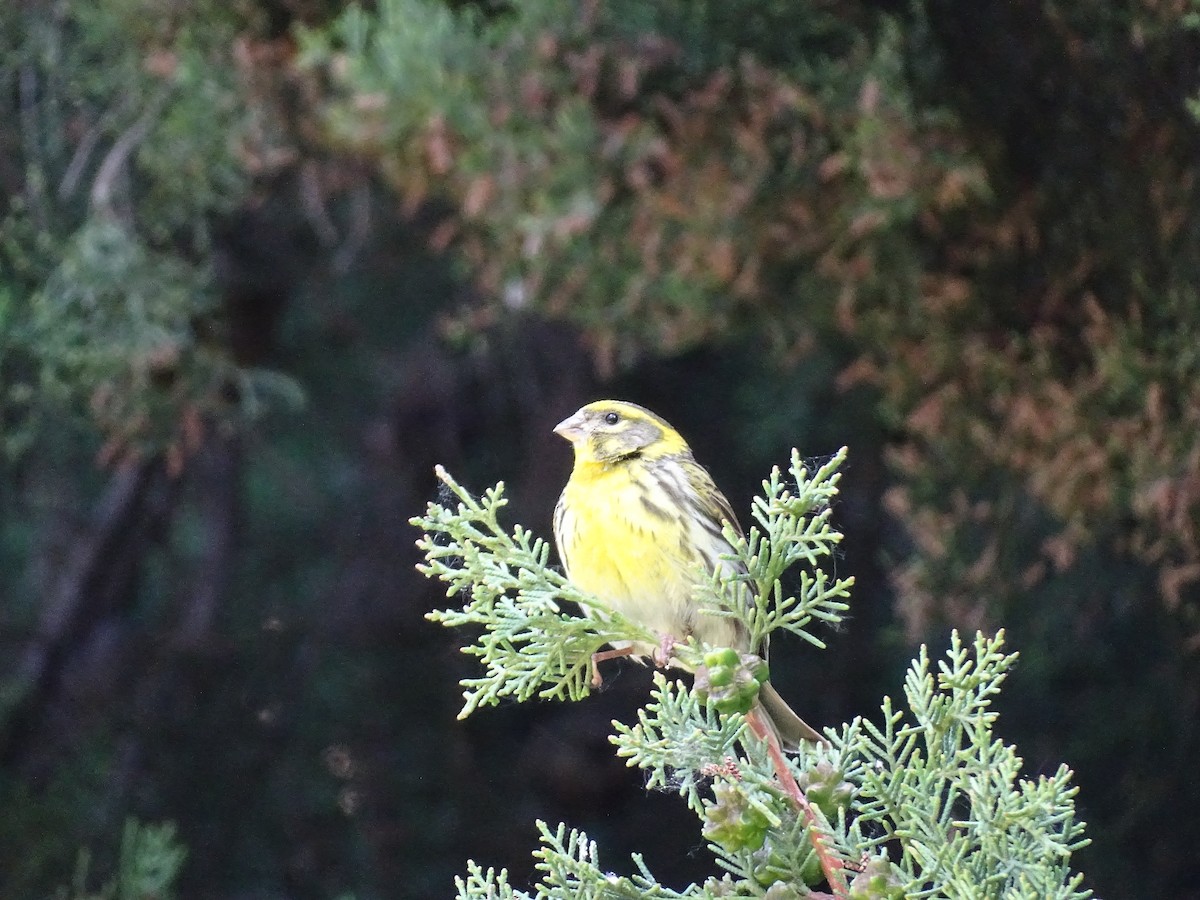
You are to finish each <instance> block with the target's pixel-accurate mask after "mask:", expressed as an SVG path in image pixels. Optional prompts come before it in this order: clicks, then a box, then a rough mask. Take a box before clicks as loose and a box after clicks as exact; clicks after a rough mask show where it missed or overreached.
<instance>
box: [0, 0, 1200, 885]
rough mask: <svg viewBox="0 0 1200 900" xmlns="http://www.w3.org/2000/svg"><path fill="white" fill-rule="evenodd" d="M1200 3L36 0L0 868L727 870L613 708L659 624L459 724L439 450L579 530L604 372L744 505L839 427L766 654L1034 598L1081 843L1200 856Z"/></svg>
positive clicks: (2, 426)
mask: <svg viewBox="0 0 1200 900" xmlns="http://www.w3.org/2000/svg"><path fill="white" fill-rule="evenodd" d="M1198 19H1200V8H1198V7H1196V6H1195V4H1194V3H1192V2H1189V0H1127V2H1116V3H1110V4H1100V5H1097V4H1094V3H1087V2H1082V0H1018V2H1011V0H988V2H977V3H969V4H968V3H962V2H952V0H917V2H913V3H896V2H892V0H857V2H837V3H835V2H829V0H791V2H782V0H727V2H724V3H712V2H706V0H667V2H661V3H654V4H647V3H643V2H634V0H610V2H597V0H575V2H566V0H527V2H523V3H520V4H507V3H502V2H491V0H479V2H464V0H456V2H445V3H439V2H434V0H379V2H377V3H375V4H370V5H366V6H363V7H350V6H346V5H344V4H340V3H333V2H329V0H286V2H285V0H238V2H234V3H219V2H207V0H204V2H190V3H166V4H164V3H161V2H150V0H97V2H83V0H64V2H59V3H52V4H51V3H38V2H20V3H17V4H16V5H15V6H14V7H13V9H12V10H10V11H9V14H8V15H5V16H4V17H0V83H2V84H3V86H4V90H3V91H2V92H0V119H2V121H4V122H5V127H4V128H3V129H0V578H2V579H3V580H2V582H0V591H2V594H3V604H2V606H0V647H2V651H3V652H2V655H0V659H3V670H2V671H0V677H2V681H0V808H3V810H4V815H3V816H0V895H2V896H4V897H14V898H17V897H22V898H23V897H43V896H50V895H52V894H54V893H55V892H59V895H61V896H68V895H71V892H74V893H75V894H76V895H81V896H82V895H83V894H85V893H86V892H87V891H88V890H91V889H92V888H91V887H89V885H91V886H94V885H95V884H104V885H108V887H106V888H103V889H101V895H102V896H108V895H113V896H124V894H120V893H114V892H117V891H118V886H119V885H121V884H124V883H125V881H123V880H122V879H125V878H126V875H127V873H128V872H129V871H135V870H136V871H139V872H140V871H143V870H144V871H145V872H150V873H151V874H152V875H153V877H154V878H159V876H160V875H162V873H165V875H163V876H162V877H161V878H159V880H158V881H155V882H154V883H155V884H156V885H159V886H158V887H155V888H154V890H162V888H161V882H165V881H169V880H171V878H174V873H175V872H176V870H177V869H178V870H179V875H178V878H177V879H176V880H175V890H176V891H177V892H178V894H179V895H180V896H188V897H191V896H195V897H298V898H304V897H334V896H339V895H341V894H343V893H352V894H354V895H355V896H358V897H435V896H446V895H447V894H448V893H449V892H450V890H451V881H450V879H451V876H452V874H453V873H456V872H458V871H461V870H462V867H463V861H464V859H465V858H466V857H467V856H468V855H469V856H472V857H474V858H476V859H477V860H479V861H481V862H483V863H485V864H504V865H509V866H510V867H512V868H513V869H514V870H515V874H516V877H517V878H518V879H520V878H522V877H526V876H527V873H528V871H529V866H530V861H529V858H528V855H527V854H528V849H529V848H530V847H532V846H533V844H534V842H535V841H534V829H533V820H534V818H535V817H538V816H541V817H543V818H547V819H550V820H552V821H557V820H558V819H566V820H567V821H569V822H570V823H571V824H572V825H575V826H578V827H582V828H585V829H586V830H587V831H588V832H589V834H591V835H592V836H593V837H595V838H597V839H598V840H600V841H602V842H603V843H604V844H605V846H606V848H607V858H608V859H610V860H614V861H615V860H618V859H620V858H621V856H622V854H625V853H627V852H629V851H632V850H642V851H644V852H645V853H646V855H647V859H648V861H649V862H650V863H651V864H652V866H653V868H654V869H655V871H656V872H659V873H663V874H664V875H666V876H667V877H669V878H674V879H675V880H677V881H678V882H680V883H683V882H684V881H685V880H687V879H689V878H692V877H695V875H696V873H697V872H701V871H707V870H708V869H709V867H710V865H711V861H709V860H707V859H705V858H703V857H704V854H703V853H702V852H700V851H699V850H698V842H697V840H696V838H695V836H694V834H693V833H692V832H691V831H690V830H689V828H688V826H687V824H686V821H685V819H684V818H683V817H682V816H680V812H681V811H680V810H678V809H677V804H675V803H674V802H673V800H672V798H670V797H660V796H651V797H646V796H644V795H643V793H642V790H641V785H640V784H639V783H637V782H636V776H635V775H633V773H630V772H628V771H627V770H625V769H624V767H623V766H621V765H620V764H619V763H618V762H617V761H616V760H614V759H613V758H612V754H611V752H610V748H609V746H608V745H607V743H606V734H607V731H608V724H607V723H608V720H609V719H610V718H612V717H613V716H626V715H628V714H629V712H630V710H631V709H632V708H633V707H634V706H635V705H636V704H637V702H638V701H639V699H640V698H641V697H643V696H644V691H645V685H646V673H645V672H644V671H640V670H637V669H634V668H628V669H624V670H622V671H621V673H620V674H619V675H618V676H616V677H614V678H612V679H610V680H609V688H608V689H607V690H606V691H605V692H604V693H602V694H601V695H599V696H597V697H594V698H592V699H591V700H589V702H588V703H585V704H578V705H576V706H574V707H567V706H558V705H543V706H537V707H533V708H522V709H517V708H506V709H502V710H499V711H496V712H490V713H488V714H486V715H482V716H479V717H477V721H471V722H468V723H465V724H463V723H458V722H456V721H455V720H454V718H453V716H454V713H455V712H456V711H457V705H458V696H457V690H456V687H455V683H456V681H457V679H458V678H459V677H462V676H463V675H465V674H467V673H469V668H468V667H467V662H466V661H465V660H463V659H462V658H461V657H460V656H459V655H458V654H457V653H456V652H455V648H454V646H453V644H452V643H451V639H452V636H449V635H443V634H439V633H437V632H436V631H435V630H433V628H432V627H431V626H429V625H427V624H426V623H425V622H424V621H423V619H422V615H423V613H424V612H425V610H427V609H429V608H430V607H431V606H432V605H434V603H435V601H436V599H437V598H436V596H435V595H434V593H431V592H434V591H436V588H434V587H432V586H431V585H428V584H425V583H423V582H422V581H421V580H420V579H419V578H418V577H417V576H415V574H414V573H413V571H412V563H413V562H414V553H415V551H413V549H412V547H411V542H412V539H413V538H415V534H413V533H412V532H411V529H410V528H409V527H408V526H407V524H406V521H407V518H408V517H409V516H410V515H412V514H413V513H415V512H417V511H418V510H419V509H421V507H422V505H423V503H424V501H425V500H426V499H428V498H429V497H430V496H431V494H432V492H433V491H434V484H433V479H432V474H431V470H432V466H433V464H434V463H438V462H440V463H442V464H444V465H446V466H447V467H448V468H450V469H451V471H453V472H455V474H456V475H457V476H458V477H459V478H460V480H463V481H464V482H465V483H469V484H474V485H476V486H478V487H483V486H485V485H487V484H490V483H491V482H493V481H495V480H497V479H500V478H503V479H505V480H506V481H507V482H508V483H509V485H510V492H511V494H512V496H513V497H514V509H513V513H514V518H516V519H519V520H521V521H523V522H525V523H526V524H529V525H530V526H532V527H535V528H537V529H539V530H541V531H542V532H543V533H546V532H547V530H548V523H549V514H550V510H551V508H552V506H553V502H554V498H555V496H556V495H557V491H558V490H559V487H560V486H561V484H562V483H563V481H564V480H565V478H566V473H567V470H568V468H569V454H568V452H567V448H566V447H565V446H562V445H561V443H560V442H558V441H556V439H554V437H553V436H552V435H550V433H549V429H550V428H551V427H552V426H553V424H554V423H555V422H557V421H558V420H559V419H560V418H562V417H563V416H564V415H566V414H567V413H569V412H571V411H572V410H574V409H575V408H576V407H577V406H578V405H580V404H581V403H582V402H585V401H586V400H588V399H594V398H595V397H597V396H600V395H614V396H623V397H628V398H630V399H634V400H638V401H640V402H642V403H644V404H646V405H648V406H651V407H652V408H654V409H656V410H658V411H660V412H661V413H663V414H664V415H665V416H667V417H668V418H669V419H671V420H672V421H673V422H674V423H675V424H677V426H678V427H679V428H680V429H681V430H682V431H683V432H684V434H685V435H686V436H688V437H689V439H690V440H691V442H692V445H693V447H694V449H695V450H696V453H697V456H698V457H699V458H700V459H701V460H702V461H704V462H707V463H709V464H710V465H711V467H712V469H713V470H714V472H715V474H716V477H717V480H718V482H719V483H721V484H722V485H723V486H724V487H725V489H726V491H727V493H729V494H730V496H731V499H733V501H734V504H735V507H742V508H745V504H746V503H747V502H748V500H749V497H750V496H751V494H752V493H753V491H754V490H755V489H756V487H757V482H758V480H759V479H760V478H761V477H762V476H763V475H764V474H765V473H766V471H767V469H768V468H769V466H770V465H772V464H774V463H776V462H781V461H783V460H785V459H786V457H787V452H788V449H789V448H790V447H791V446H792V445H798V446H800V447H801V449H802V452H804V453H808V454H811V455H813V456H814V457H820V456H821V455H823V454H827V453H830V452H832V451H833V450H834V449H836V448H837V447H838V446H840V445H841V444H848V445H849V446H850V448H851V465H850V467H849V468H848V470H847V475H846V478H845V481H844V489H845V493H844V496H843V500H842V503H841V506H840V515H841V526H842V527H843V529H844V530H846V531H847V532H848V535H849V537H848V540H847V544H846V550H845V557H844V559H843V560H842V562H841V565H843V566H844V567H845V568H846V569H847V570H849V571H852V572H853V573H854V574H855V575H856V576H857V578H858V589H857V595H856V606H855V612H854V616H855V617H854V619H853V621H852V622H851V625H850V627H849V628H848V629H846V630H845V631H844V633H840V634H834V635H831V636H830V644H831V650H830V652H828V653H825V654H819V655H818V654H815V653H813V652H811V651H810V650H808V649H807V648H802V647H795V648H790V647H781V648H780V649H779V650H777V652H776V654H775V659H774V667H775V669H776V670H777V671H776V672H775V673H774V678H775V681H776V682H778V683H779V685H780V687H781V689H782V690H783V693H784V694H785V695H786V696H788V697H789V698H790V699H792V700H794V701H795V703H796V705H797V706H798V708H799V709H801V710H802V711H803V712H804V714H805V716H806V718H809V719H810V720H813V719H815V720H817V721H823V722H835V721H842V720H844V719H847V718H849V717H851V716H853V715H855V714H857V713H860V712H863V711H864V710H868V709H873V708H875V706H874V704H875V703H876V702H877V700H878V698H879V696H880V695H881V694H883V693H884V692H892V693H895V692H896V690H897V689H898V683H899V675H900V672H901V671H902V666H903V663H904V662H905V661H906V660H907V659H908V658H909V656H910V655H911V653H912V652H913V650H914V647H915V646H916V644H917V643H918V642H920V641H922V640H925V641H930V642H932V643H933V644H934V645H941V644H943V643H944V642H945V640H946V634H947V633H948V629H949V626H951V625H958V626H960V627H963V628H968V629H970V628H976V627H985V628H994V627H998V626H1001V625H1003V626H1004V627H1006V628H1007V629H1008V632H1009V635H1010V641H1011V642H1012V645H1013V646H1014V647H1015V648H1017V649H1019V650H1020V651H1021V654H1022V661H1021V663H1020V665H1019V667H1018V669H1017V671H1016V673H1015V675H1014V677H1013V678H1012V680H1011V683H1010V687H1009V688H1008V691H1007V693H1006V696H1005V697H1004V699H1003V705H1002V712H1003V718H1002V719H1001V725H1000V731H1001V733H1002V734H1003V735H1004V736H1005V737H1006V739H1010V740H1014V741H1016V742H1017V744H1018V746H1019V748H1020V749H1021V751H1022V753H1023V755H1024V757H1025V759H1026V761H1027V765H1028V766H1029V768H1030V770H1031V771H1033V772H1037V771H1041V770H1050V769H1053V768H1054V767H1055V766H1056V765H1057V763H1058V762H1059V761H1065V762H1067V763H1068V764H1070V765H1071V766H1073V767H1074V768H1075V769H1076V770H1077V772H1078V781H1079V784H1080V786H1081V796H1080V801H1079V806H1080V808H1081V810H1082V812H1083V814H1084V817H1085V818H1086V819H1087V821H1088V822H1089V823H1090V829H1089V834H1090V836H1091V837H1092V838H1093V840H1094V842H1095V843H1094V844H1093V846H1092V847H1091V848H1089V849H1088V850H1086V851H1084V852H1082V853H1081V854H1080V855H1079V857H1078V863H1079V865H1080V867H1081V868H1082V869H1083V870H1084V871H1085V872H1087V873H1088V874H1089V876H1090V883H1091V884H1092V886H1094V887H1095V888H1096V890H1097V891H1098V893H1100V894H1101V895H1103V896H1107V897H1121V896H1127V897H1135V896H1136V897H1145V896H1164V897H1166V896H1169V897H1180V898H1185V897H1200V887H1197V885H1198V884H1200V866H1198V864H1197V862H1196V858H1197V857H1196V854H1195V853H1194V852H1192V848H1193V847H1194V846H1195V845H1196V844H1197V842H1198V841H1200V828H1198V827H1197V825H1196V824H1195V823H1196V817H1195V815H1194V810H1195V808H1196V805H1197V803H1198V802H1200V780H1197V779H1196V778H1194V777H1192V769H1193V768H1194V765H1195V760H1196V759H1198V758H1200V732H1198V727H1197V723H1198V722H1200V287H1198V285H1200V215H1198V212H1200V209H1198V206H1200V203H1198V200H1200V184H1198V183H1197V166H1198V165H1200V163H1198V160H1200V155H1198V154H1197V152H1196V150H1197V147H1198V146H1200V143H1198V141H1197V138H1198V137H1200V134H1198V131H1200V128H1198V125H1197V120H1196V117H1195V115H1194V113H1195V112H1196V111H1197V108H1198V104H1200V31H1198V30H1197V24H1198ZM789 651H791V652H789ZM130 816H133V817H136V818H138V819H140V820H142V821H153V822H159V821H173V822H175V823H177V827H178V831H177V834H171V833H168V832H160V831H154V830H150V831H144V830H143V831H141V832H139V831H138V830H137V826H125V825H124V824H123V823H125V822H126V820H127V818H128V817H130ZM676 824H678V827H674V825H676ZM130 828H132V829H133V831H132V832H131V831H130V830H129V829H130ZM123 833H124V835H125V836H124V841H123V839H122V834H123ZM139 834H141V835H143V836H145V835H147V834H149V835H152V836H153V838H154V839H153V840H140V839H139V837H138V836H139ZM131 835H132V836H131ZM139 840H140V843H139ZM123 843H124V849H122V847H123ZM85 847H86V848H90V856H89V857H88V858H87V860H86V861H85V868H83V869H80V868H78V866H79V853H80V850H81V848H85ZM130 847H142V848H150V849H145V850H144V852H143V851H138V853H141V854H142V856H144V857H145V862H144V865H141V864H135V862H131V859H133V857H131V854H134V851H133V850H130V849H129V848H130ZM180 848H186V854H187V856H186V862H181V861H182V857H181V856H180V855H179V853H180ZM136 855H137V854H134V856H136ZM137 858H139V859H140V858H141V857H140V856H139V857H137ZM139 865H141V868H139ZM181 865H182V868H180V866H181ZM131 866H132V869H131V868H130V867H131ZM80 872H83V875H80V874H79V873H80ZM129 877H132V876H129ZM139 877H140V876H139ZM147 877H149V876H147ZM151 880H153V878H152V879H151ZM130 883H133V882H130ZM137 883H141V882H137ZM147 883H148V882H147ZM131 890H132V888H131ZM105 891H107V892H108V893H107V894H106V893H105Z"/></svg>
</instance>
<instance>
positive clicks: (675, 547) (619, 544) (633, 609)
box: [556, 462, 734, 653]
mask: <svg viewBox="0 0 1200 900" xmlns="http://www.w3.org/2000/svg"><path fill="white" fill-rule="evenodd" d="M639 465H643V464H642V463H637V462H634V463H622V464H621V465H618V466H600V465H585V466H577V467H576V471H575V472H574V473H573V474H572V476H571V480H570V481H569V482H568V483H567V486H566V488H565V490H564V491H563V496H562V499H561V501H560V514H559V521H558V523H557V528H556V537H557V539H558V544H559V553H560V555H561V556H562V558H563V564H564V565H565V566H566V570H567V576H568V577H569V578H570V579H571V580H572V581H573V582H574V583H575V584H576V585H577V586H578V587H579V588H581V589H582V590H584V591H587V592H588V593H591V594H594V595H595V596H596V597H598V598H600V599H601V600H603V601H604V602H605V603H606V604H608V605H609V606H610V607H612V608H613V609H614V610H616V611H617V612H619V613H621V614H622V615H624V616H626V617H628V618H630V619H633V620H634V621H636V622H639V623H640V624H642V625H645V626H646V627H648V628H650V629H652V630H654V631H656V632H659V633H660V634H669V635H672V636H674V637H675V638H676V639H678V640H686V639H687V637H689V636H690V635H692V634H695V635H696V636H697V637H698V638H700V639H701V640H703V641H705V642H707V643H711V644H718V645H725V646H728V645H729V644H730V643H732V641H733V637H734V635H733V629H732V626H731V625H730V620H728V619H721V618H716V617H713V616H708V615H703V614H701V613H699V612H698V609H697V606H696V603H695V601H694V599H693V595H694V591H695V588H696V584H697V582H698V581H699V580H700V579H703V578H706V577H707V574H708V573H707V572H705V571H704V564H703V560H704V558H705V556H711V554H705V555H701V553H700V552H699V551H698V548H697V546H696V538H697V535H698V533H699V532H698V530H697V529H696V528H695V527H694V526H693V525H692V523H690V522H689V521H688V520H687V518H686V514H685V512H684V511H683V510H680V509H678V508H677V506H676V504H674V503H672V501H671V498H670V497H669V496H668V495H667V494H666V492H665V491H663V490H662V488H661V487H660V486H658V485H657V484H656V482H655V480H654V479H653V478H651V477H649V476H648V475H647V474H646V473H645V471H643V470H637V469H632V470H631V469H630V468H629V467H630V466H639ZM726 632H728V633H726ZM638 649H639V652H647V653H648V652H649V648H648V647H647V648H640V647H639V648H638Z"/></svg>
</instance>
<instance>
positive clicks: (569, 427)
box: [554, 400, 691, 463]
mask: <svg viewBox="0 0 1200 900" xmlns="http://www.w3.org/2000/svg"><path fill="white" fill-rule="evenodd" d="M554 433H555V434H559V435H561V436H562V437H564V438H566V439H567V440H568V441H570V442H571V444H572V446H574V448H575V461H576V463H611V462H616V461H617V460H622V459H632V458H641V459H658V458H660V457H663V456H672V455H675V454H680V453H686V454H689V455H690V453H691V450H690V449H689V448H688V445H687V442H686V441H685V440H684V439H683V438H682V437H680V435H679V432H678V431H676V430H675V429H674V428H672V427H671V426H670V425H669V424H667V422H666V420H665V419H663V418H661V417H660V416H657V415H655V414H654V413H652V412H650V410H648V409H646V408H645V407H642V406H638V405H637V404H636V403H627V402H626V401H624V400H597V401H595V402H594V403H589V404H588V405H587V406H584V407H583V408H581V409H580V410H579V411H578V412H576V413H575V414H574V415H572V416H569V417H568V418H566V419H563V420H562V421H561V422H559V423H558V425H556V426H555V428H554Z"/></svg>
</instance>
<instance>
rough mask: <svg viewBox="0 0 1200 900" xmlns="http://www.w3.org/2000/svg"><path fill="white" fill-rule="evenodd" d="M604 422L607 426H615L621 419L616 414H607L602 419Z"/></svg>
mask: <svg viewBox="0 0 1200 900" xmlns="http://www.w3.org/2000/svg"><path fill="white" fill-rule="evenodd" d="M604 421H605V422H607V423H608V424H609V425H616V424H617V423H618V422H619V421H621V417H620V416H618V415H617V414H616V413H609V414H608V415H606V416H605V417H604Z"/></svg>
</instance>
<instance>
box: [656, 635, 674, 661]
mask: <svg viewBox="0 0 1200 900" xmlns="http://www.w3.org/2000/svg"><path fill="white" fill-rule="evenodd" d="M674 658H675V635H673V634H667V633H665V632H664V633H663V634H660V635H659V636H658V646H657V647H655V648H654V665H656V666H658V667H659V668H660V669H665V668H666V667H667V666H669V665H670V664H671V660H672V659H674Z"/></svg>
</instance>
